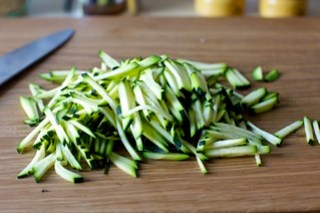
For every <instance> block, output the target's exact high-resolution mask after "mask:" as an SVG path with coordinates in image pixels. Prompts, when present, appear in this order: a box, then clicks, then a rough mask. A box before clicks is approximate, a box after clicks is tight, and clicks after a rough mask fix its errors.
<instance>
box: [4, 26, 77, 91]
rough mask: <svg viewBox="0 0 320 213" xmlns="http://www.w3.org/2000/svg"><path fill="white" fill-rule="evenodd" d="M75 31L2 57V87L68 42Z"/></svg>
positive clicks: (47, 38)
mask: <svg viewBox="0 0 320 213" xmlns="http://www.w3.org/2000/svg"><path fill="white" fill-rule="evenodd" d="M73 34H74V30H73V29H66V30H62V31H59V32H55V33H53V34H50V35H48V36H45V37H42V38H40V39H37V40H35V41H33V42H31V43H29V44H26V45H25V46H23V47H20V48H18V49H16V50H13V51H12V52H10V53H8V54H6V55H4V56H2V57H0V86H2V85H3V84H4V83H6V82H7V81H9V80H10V79H12V78H13V77H14V76H15V75H17V74H19V73H20V72H22V71H24V70H25V69H27V68H28V67H30V66H31V65H33V64H34V63H36V62H37V61H39V60H41V59H42V58H44V57H45V56H47V55H48V54H50V53H51V52H53V51H54V50H55V49H57V48H58V47H60V46H61V45H63V44H64V43H65V42H67V41H68V40H69V39H70V38H71V37H72V35H73Z"/></svg>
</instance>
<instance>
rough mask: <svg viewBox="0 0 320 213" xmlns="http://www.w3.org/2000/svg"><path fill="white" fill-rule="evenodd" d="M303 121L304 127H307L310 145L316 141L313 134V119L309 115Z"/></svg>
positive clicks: (306, 131)
mask: <svg viewBox="0 0 320 213" xmlns="http://www.w3.org/2000/svg"><path fill="white" fill-rule="evenodd" d="M303 123H304V129H305V133H306V139H307V143H308V144H309V145H312V144H313V142H314V136H313V131H312V124H311V121H310V119H309V118H308V117H307V116H305V117H304V118H303Z"/></svg>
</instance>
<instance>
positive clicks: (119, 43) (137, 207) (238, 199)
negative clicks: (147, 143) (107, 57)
mask: <svg viewBox="0 0 320 213" xmlns="http://www.w3.org/2000/svg"><path fill="white" fill-rule="evenodd" d="M319 22H320V19H315V18H304V19H283V20H262V19H245V18H239V19H238V18H235V19H233V18H230V19H193V18H190V19H157V18H86V19H16V20H1V19H0V26H1V28H0V44H1V48H0V54H1V55H2V54H5V53H7V52H9V51H11V50H13V49H15V48H17V47H19V46H21V45H23V44H25V43H27V42H29V41H31V40H33V39H36V38H39V37H41V36H43V35H46V34H49V33H51V32H54V31H57V30H60V29H64V28H67V27H72V28H75V29H76V34H75V36H74V38H73V39H72V40H71V41H70V42H68V43H67V44H66V45H65V46H64V47H63V48H61V49H59V50H58V51H56V52H55V53H54V54H53V55H51V56H50V57H48V58H46V59H45V60H43V61H42V62H41V63H39V64H37V65H35V66H33V67H32V68H30V69H29V70H28V71H27V72H25V73H23V74H21V75H20V76H18V77H17V78H15V80H14V81H11V82H10V83H9V84H7V85H5V86H4V87H2V88H0V162H1V163H0V171H1V172H0V209H1V210H0V211H10V212H29V211H30V212H49V211H53V212H66V211H72V212H75V211H84V212H88V211H92V212H95V211H97V212H104V211H109V212H115V211H119V212H123V211H127V212H131V211H133V212H168V211H170V212H172V211H176V212H202V211H205V212H208V211H210V212H216V211H230V212H238V211H307V210H313V211H320V202H319V200H320V146H314V147H310V146H308V145H307V144H306V142H305V138H304V133H303V130H300V131H298V132H297V133H296V134H294V135H293V136H291V137H289V138H288V139H286V140H285V142H284V145H283V147H281V148H275V147H273V148H272V150H273V152H272V154H270V155H268V156H265V157H264V158H263V161H264V163H265V165H264V167H261V168H258V167H256V166H255V162H254V159H253V158H251V157H248V158H247V157H245V158H236V159H217V160H214V161H211V162H210V163H207V164H206V165H207V167H208V170H209V174H208V175H205V176H204V175H202V174H201V173H200V171H199V169H198V167H197V164H196V162H195V161H193V160H190V161H186V162H154V161H152V162H149V163H148V164H142V165H141V170H140V177H139V178H136V179H134V178H131V177H130V176H128V175H126V174H125V173H123V172H122V171H119V170H118V169H117V168H115V167H112V168H111V170H110V174H109V175H107V176H106V175H104V174H103V172H102V171H94V172H89V173H83V175H84V177H85V180H86V181H85V182H84V183H83V184H78V185H73V184H70V183H68V182H65V181H64V180H62V179H61V178H59V177H58V176H57V175H56V174H55V173H54V172H53V171H52V172H49V175H46V177H45V178H44V180H43V181H42V182H41V183H39V184H37V183H35V182H34V180H33V179H32V178H27V179H24V180H16V175H17V174H18V172H19V171H20V170H21V169H22V168H24V166H26V165H27V163H29V161H30V160H31V158H32V157H33V155H34V153H33V152H29V153H26V154H24V155H19V154H17V153H16V145H17V143H18V142H19V141H20V140H21V139H22V138H23V137H24V136H26V135H27V133H28V132H29V131H30V128H29V127H27V126H25V125H24V124H22V120H23V119H24V118H25V115H24V113H23V111H22V109H21V107H20V105H19V96H20V95H28V94H29V91H28V83H29V82H34V83H38V84H41V85H44V86H49V85H50V84H48V83H46V82H44V81H42V80H40V79H39V78H38V77H37V76H38V74H39V73H41V72H45V71H47V70H49V69H65V68H67V69H68V68H70V67H72V66H74V65H76V66H77V67H78V68H81V69H86V68H89V67H92V66H94V65H98V63H99V59H98V57H97V56H96V54H97V52H98V50H100V49H101V50H104V51H106V52H108V53H110V54H111V55H112V56H114V57H116V58H118V59H124V58H127V57H134V56H147V55H151V54H164V53H165V54H168V55H170V56H172V57H182V58H189V59H195V60H202V61H207V62H219V61H223V62H226V63H228V64H230V65H232V66H236V67H238V68H239V69H241V70H242V71H243V72H244V73H245V74H246V75H247V76H248V75H249V73H250V71H251V70H252V69H253V68H254V67H255V66H256V65H261V66H262V67H264V68H265V69H271V68H273V67H276V68H278V69H279V70H281V72H282V74H283V75H282V77H281V79H280V80H279V81H277V82H275V83H270V84H254V88H255V87H258V86H266V87H267V88H268V89H270V90H276V91H279V92H280V94H281V96H280V98H281V104H280V107H279V108H278V109H276V110H275V111H273V112H270V113H267V114H264V115H261V116H258V117H255V118H254V119H253V121H254V122H256V124H258V125H259V126H261V127H262V128H264V129H266V130H268V131H270V132H273V131H275V130H278V129H279V128H281V127H283V126H285V125H286V124H289V123H290V122H292V121H295V120H296V119H300V118H302V117H303V116H304V115H308V116H310V117H311V118H313V119H320V107H319V106H320V95H319V94H320V93H319V92H320V84H319V82H320V81H319V80H320V25H319ZM42 189H45V190H47V192H42Z"/></svg>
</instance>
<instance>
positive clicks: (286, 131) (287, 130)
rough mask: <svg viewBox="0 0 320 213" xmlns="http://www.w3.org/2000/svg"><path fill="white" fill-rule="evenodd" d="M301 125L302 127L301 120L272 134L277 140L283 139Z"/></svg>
mask: <svg viewBox="0 0 320 213" xmlns="http://www.w3.org/2000/svg"><path fill="white" fill-rule="evenodd" d="M302 125H303V121H302V120H298V121H295V122H293V123H292V124H290V125H288V126H286V127H284V128H283V129H281V130H279V131H277V132H276V133H274V135H275V136H277V137H278V138H281V139H284V138H285V137H287V136H288V135H290V134H291V133H293V132H295V131H296V130H297V129H299V128H300V127H301V126H302Z"/></svg>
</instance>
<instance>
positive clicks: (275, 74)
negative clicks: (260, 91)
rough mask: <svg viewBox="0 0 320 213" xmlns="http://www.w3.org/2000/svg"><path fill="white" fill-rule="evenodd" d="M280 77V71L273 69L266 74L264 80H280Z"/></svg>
mask: <svg viewBox="0 0 320 213" xmlns="http://www.w3.org/2000/svg"><path fill="white" fill-rule="evenodd" d="M278 78H280V72H279V71H278V70H277V69H273V70H271V71H270V72H268V73H267V74H266V75H265V76H264V79H263V80H264V81H267V82H272V81H276V80H278Z"/></svg>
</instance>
